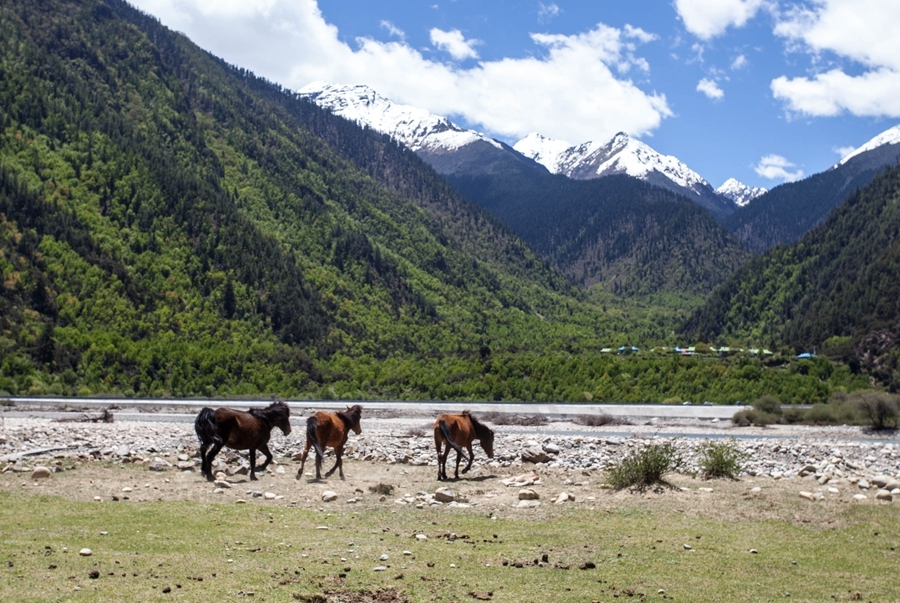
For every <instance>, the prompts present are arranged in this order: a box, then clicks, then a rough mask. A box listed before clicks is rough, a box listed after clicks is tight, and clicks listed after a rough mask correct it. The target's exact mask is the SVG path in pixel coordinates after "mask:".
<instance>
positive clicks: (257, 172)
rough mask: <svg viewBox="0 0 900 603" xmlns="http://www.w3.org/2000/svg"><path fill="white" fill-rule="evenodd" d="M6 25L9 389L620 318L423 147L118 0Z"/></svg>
mask: <svg viewBox="0 0 900 603" xmlns="http://www.w3.org/2000/svg"><path fill="white" fill-rule="evenodd" d="M0 33H2V36H0V44H2V47H0V48H2V63H0V69H2V78H0V156H2V166H3V167H2V171H0V187H2V188H0V195H2V196H0V204H2V206H0V212H2V226H3V228H2V239H0V241H2V243H0V245H2V255H0V268H2V272H3V277H4V286H3V288H2V296H0V299H2V301H0V303H2V321H3V324H2V338H0V346H2V354H3V365H2V383H0V389H2V390H6V391H10V392H13V393H25V392H28V391H30V390H34V391H47V390H51V391H57V390H58V391H60V392H63V391H65V392H71V391H73V390H72V389H71V388H73V387H76V386H77V387H79V388H81V389H83V390H84V391H123V392H134V393H145V394H146V393H154V392H161V391H169V392H174V393H195V392H196V393H203V392H209V393H214V392H226V391H228V392H236V393H239V392H241V391H248V392H255V391H281V392H285V393H290V392H298V391H302V390H303V389H308V388H309V387H311V385H310V383H309V380H310V379H312V380H313V381H314V382H315V381H316V380H321V379H322V378H323V377H322V375H321V370H320V365H321V361H322V360H323V359H328V358H331V357H332V356H333V355H334V354H335V353H342V354H351V355H354V356H367V355H368V356H371V357H384V356H387V355H390V354H393V353H417V354H427V353H435V352H440V351H443V350H454V351H455V350H467V349H468V350H471V349H474V350H477V349H478V348H479V347H480V346H482V345H492V346H495V347H498V346H500V347H502V346H507V345H514V344H518V345H548V346H549V345H553V342H556V341H568V342H571V341H585V340H590V339H593V338H594V337H595V336H597V335H598V334H599V333H601V332H602V330H603V329H615V321H612V320H611V321H608V322H604V321H602V320H599V318H600V314H601V312H600V311H599V310H596V309H595V308H594V307H593V306H591V305H589V304H586V303H584V302H583V301H580V300H579V299H577V297H575V296H574V295H573V294H574V293H575V289H574V288H572V287H571V286H570V285H569V284H568V283H567V282H566V280H565V279H564V277H562V276H561V275H560V274H559V273H558V272H556V271H555V270H553V269H551V268H549V267H548V266H547V265H546V264H545V263H544V262H542V261H541V260H540V259H539V258H538V257H537V256H536V255H535V254H534V253H533V252H532V251H531V250H529V249H528V248H527V246H525V245H524V244H523V243H522V242H521V241H520V240H519V239H518V238H516V237H515V236H514V235H512V234H511V233H510V232H509V231H508V230H507V229H506V228H504V227H503V226H501V225H500V224H499V223H498V222H496V221H495V220H493V219H492V218H491V217H490V216H489V215H488V214H487V213H486V212H484V211H483V210H480V209H478V208H476V207H474V206H472V205H470V204H468V203H467V202H465V201H463V200H462V199H460V198H459V197H458V196H457V195H456V194H455V193H454V192H453V191H452V189H450V187H449V186H448V185H446V183H444V182H443V181H442V180H441V179H440V177H438V176H437V175H436V174H434V172H433V171H432V170H431V169H430V168H428V167H427V166H426V165H425V164H424V163H423V162H421V161H420V160H419V159H417V158H416V157H415V155H413V154H412V153H409V152H408V151H405V150H403V149H402V148H400V147H399V146H398V145H396V144H394V143H392V142H390V141H389V140H387V139H386V138H385V137H383V136H380V135H377V134H375V133H373V132H371V131H365V130H362V129H359V128H357V127H355V126H352V124H349V123H348V122H345V121H344V120H341V119H339V118H335V117H333V116H331V115H329V114H327V113H325V112H323V111H321V110H319V109H318V108H316V107H314V106H313V105H311V104H309V103H307V102H305V101H300V100H298V99H296V98H295V97H294V96H293V95H292V94H290V93H289V92H287V91H284V90H282V89H281V88H279V87H277V86H274V85H272V84H270V83H268V82H265V81H262V80H260V79H258V78H255V77H254V76H252V74H249V73H247V72H246V71H243V70H240V69H238V68H234V67H231V66H228V65H226V64H224V63H223V62H221V61H220V60H218V59H215V58H214V57H211V56H209V55H208V54H207V53H205V52H203V51H201V50H200V49H198V48H197V47H196V46H194V45H193V44H191V43H190V41H188V40H187V39H185V38H184V37H183V36H180V35H177V34H174V33H173V32H170V31H168V30H167V29H165V28H164V27H162V26H161V25H160V24H159V23H158V22H157V21H156V20H155V19H153V18H150V17H148V16H146V15H143V14H141V13H139V12H138V11H136V10H134V9H133V8H131V7H130V6H128V5H127V4H125V3H123V2H119V1H118V0H108V1H103V0H89V1H87V2H74V1H72V2H67V1H64V0H51V1H48V2H40V3H34V2H27V1H15V0H4V2H3V3H2V12H0ZM329 143H330V144H329ZM334 148H340V149H341V151H342V153H341V154H339V153H337V152H336V151H335V150H334ZM342 155H343V156H342ZM360 168H361V169H362V170H361V169H360ZM369 174H372V175H376V176H377V178H378V180H380V182H379V181H377V180H375V179H373V178H372V177H370V176H369ZM555 291H556V292H555ZM557 292H559V293H557ZM560 313H562V315H563V316H564V317H565V318H566V320H565V324H562V323H559V322H557V321H556V320H554V319H555V317H556V316H558V315H560ZM579 325H580V326H579ZM313 385H314V384H313Z"/></svg>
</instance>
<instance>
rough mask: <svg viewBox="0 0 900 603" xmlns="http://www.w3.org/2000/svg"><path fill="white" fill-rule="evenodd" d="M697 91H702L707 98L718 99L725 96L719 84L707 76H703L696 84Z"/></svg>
mask: <svg viewBox="0 0 900 603" xmlns="http://www.w3.org/2000/svg"><path fill="white" fill-rule="evenodd" d="M697 92H702V93H703V94H705V95H706V96H707V98H711V99H713V100H720V99H723V98H725V92H723V91H722V89H721V88H719V85H718V84H717V83H716V82H715V81H713V80H711V79H707V78H703V79H702V80H700V82H699V83H698V84H697Z"/></svg>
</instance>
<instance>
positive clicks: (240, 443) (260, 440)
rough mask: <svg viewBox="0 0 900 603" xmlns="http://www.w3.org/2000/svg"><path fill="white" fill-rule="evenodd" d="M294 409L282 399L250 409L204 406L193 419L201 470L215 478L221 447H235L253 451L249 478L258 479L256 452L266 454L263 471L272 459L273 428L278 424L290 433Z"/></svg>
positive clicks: (285, 432) (262, 466)
mask: <svg viewBox="0 0 900 603" xmlns="http://www.w3.org/2000/svg"><path fill="white" fill-rule="evenodd" d="M290 414H291V409H290V408H288V405H287V404H285V403H284V402H282V401H281V400H279V401H278V402H275V403H273V404H270V405H269V406H267V407H266V408H251V409H250V410H249V411H243V410H232V409H230V408H217V409H216V410H213V409H211V408H203V409H202V410H201V411H200V414H198V415H197V419H196V420H195V421H194V430H196V432H197V437H199V438H200V473H201V474H202V475H205V476H206V479H208V480H209V481H212V480H213V479H215V478H214V477H213V473H212V462H213V459H214V458H215V457H216V455H217V454H218V453H219V450H221V449H222V446H228V447H229V448H234V449H235V450H249V451H250V479H251V480H256V451H257V450H259V451H260V452H262V453H263V454H264V455H266V462H264V463H263V464H262V465H260V467H259V470H260V471H264V470H265V468H266V467H267V466H268V465H269V462H270V461H271V460H272V453H271V452H269V446H268V442H269V435H270V434H271V432H272V428H273V427H278V428H279V429H281V431H282V432H284V435H288V434H290V433H291V421H290Z"/></svg>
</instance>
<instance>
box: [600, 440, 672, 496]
mask: <svg viewBox="0 0 900 603" xmlns="http://www.w3.org/2000/svg"><path fill="white" fill-rule="evenodd" d="M680 466H681V456H680V455H679V454H678V451H677V450H676V448H675V442H672V441H669V442H665V443H663V444H651V445H650V446H647V447H646V448H644V449H642V450H635V451H632V452H631V453H630V454H629V455H628V456H627V457H625V458H624V459H622V461H621V462H619V464H617V465H615V466H613V467H611V468H610V469H609V470H608V472H607V483H609V485H610V486H612V487H613V488H615V489H616V490H623V489H625V488H633V489H635V490H638V491H643V490H646V489H647V488H649V487H650V486H653V485H656V484H660V485H664V486H669V485H670V484H669V483H668V482H666V481H665V480H663V476H664V475H665V474H666V473H668V472H669V471H675V470H676V469H678V468H679V467H680Z"/></svg>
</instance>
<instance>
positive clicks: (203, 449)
mask: <svg viewBox="0 0 900 603" xmlns="http://www.w3.org/2000/svg"><path fill="white" fill-rule="evenodd" d="M207 450H209V444H206V443H201V444H200V475H202V476H203V477H206V476H207V475H209V469H207V467H206V451H207Z"/></svg>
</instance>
